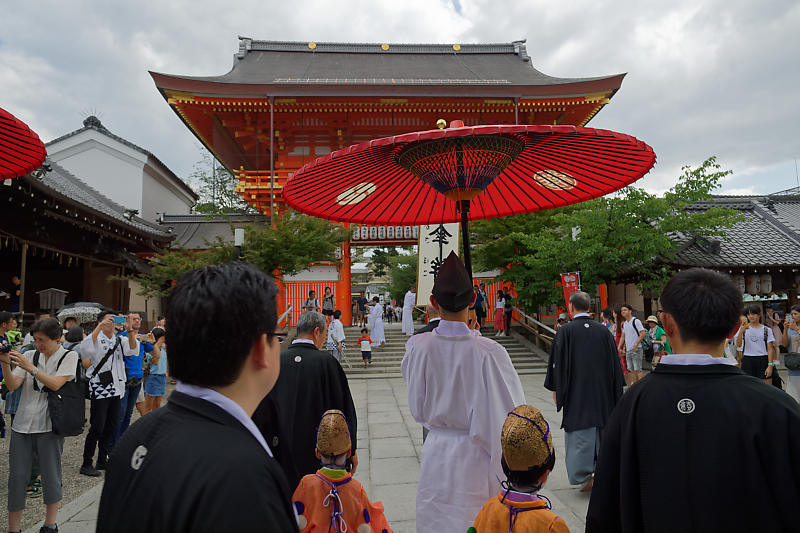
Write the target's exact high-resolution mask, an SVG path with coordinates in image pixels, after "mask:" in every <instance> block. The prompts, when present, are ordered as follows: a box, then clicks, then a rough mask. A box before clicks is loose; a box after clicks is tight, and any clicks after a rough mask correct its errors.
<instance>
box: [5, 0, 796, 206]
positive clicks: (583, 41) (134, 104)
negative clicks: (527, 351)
mask: <svg viewBox="0 0 800 533" xmlns="http://www.w3.org/2000/svg"><path fill="white" fill-rule="evenodd" d="M8 11H9V10H7V11H6V12H5V13H4V14H3V18H2V20H0V106H3V107H5V108H6V109H8V110H10V111H11V112H12V113H15V114H16V115H17V116H19V117H20V118H22V119H23V120H25V121H26V122H28V123H29V124H30V125H31V127H33V128H34V129H35V130H36V131H37V132H39V134H40V135H41V136H42V137H43V138H44V139H46V140H49V139H52V138H54V137H57V136H59V135H62V134H64V133H66V132H69V131H72V130H74V129H77V128H78V127H80V126H81V121H82V120H83V118H85V115H86V114H87V112H89V111H94V110H97V112H98V113H99V114H100V117H101V120H102V121H103V123H104V124H105V125H106V126H107V127H108V128H109V129H111V130H112V131H113V132H115V133H117V134H119V135H121V136H123V137H125V138H128V139H130V140H131V141H133V142H135V143H138V144H141V145H142V146H144V147H146V148H148V149H149V150H151V151H152V152H154V153H155V154H157V155H158V156H159V157H160V158H161V159H162V160H163V161H165V162H166V163H167V164H168V165H169V166H170V167H171V168H173V170H175V172H176V173H178V174H179V175H182V176H186V175H187V174H188V173H189V172H190V171H191V167H192V165H193V163H194V162H195V161H196V160H198V159H199V151H198V148H197V147H198V143H197V141H196V140H195V139H194V137H193V136H192V135H191V133H190V132H189V131H188V130H187V129H186V127H185V126H183V124H182V123H181V122H180V120H179V119H178V118H177V117H176V116H175V114H174V113H172V111H170V109H169V107H168V106H167V104H166V103H165V102H164V100H163V99H162V98H161V96H160V95H159V94H158V92H157V91H156V89H155V87H154V85H153V83H152V81H151V79H150V77H149V75H148V74H147V71H148V70H156V71H161V72H168V73H175V74H187V75H214V74H222V73H224V72H226V71H228V70H229V69H230V66H231V64H232V56H233V53H234V52H235V50H236V47H237V39H236V36H237V35H247V36H251V37H254V38H262V39H278V40H300V41H305V40H316V41H330V40H336V41H369V42H480V41H483V42H508V41H510V40H514V39H519V38H525V37H527V38H528V51H529V53H530V55H531V56H532V58H533V64H534V65H535V66H536V67H537V68H538V69H539V70H541V71H543V72H545V73H547V74H551V75H554V76H565V77H569V76H596V75H603V74H614V73H618V72H627V73H628V76H627V77H626V79H625V81H624V82H623V85H622V89H621V90H620V92H619V93H618V94H617V95H616V96H615V97H614V98H613V99H612V101H611V104H610V105H608V106H607V107H606V108H605V109H603V111H601V112H600V113H599V114H598V115H597V117H595V119H594V120H593V121H592V122H591V124H590V125H591V126H594V127H601V128H609V129H614V130H618V131H623V132H626V133H630V134H632V135H635V136H637V137H639V138H640V139H642V140H645V141H646V142H648V143H649V144H651V145H652V146H653V147H654V149H655V150H656V153H657V154H658V165H657V166H656V168H655V169H654V171H653V172H651V174H650V175H649V176H648V177H646V178H645V179H644V180H643V181H642V184H643V185H644V186H645V187H647V188H648V189H650V190H654V191H658V190H663V189H666V188H668V187H669V186H670V185H671V184H672V183H674V180H675V177H676V176H677V175H678V172H679V169H680V167H681V166H682V165H684V164H694V165H696V164H699V163H700V162H701V161H702V160H703V159H705V158H706V157H707V156H709V155H712V154H713V155H717V156H719V159H720V161H721V162H722V163H723V165H725V166H726V167H727V168H731V169H733V170H734V171H735V173H736V174H735V175H734V176H733V177H731V178H729V179H728V180H726V182H725V185H724V189H725V190H730V191H736V192H745V191H755V192H770V191H773V190H778V189H783V188H788V187H791V186H793V185H794V183H795V181H794V173H793V168H794V164H793V159H794V158H795V157H800V142H799V141H798V135H797V134H796V133H795V132H794V128H795V124H796V123H797V122H798V119H800V106H798V105H797V103H796V101H795V96H794V94H795V93H796V89H795V88H796V87H797V86H798V85H800V69H798V61H797V50H800V37H799V36H798V35H800V32H796V31H793V30H794V29H795V28H797V27H800V4H798V3H796V2H793V1H789V0H787V1H779V0H769V1H760V2H747V1H742V0H738V1H723V0H707V1H704V2H701V3H699V2H692V1H651V2H635V1H632V0H619V1H616V2H611V1H608V0H605V1H589V0H575V1H572V2H552V1H549V0H525V1H517V2H514V3H511V2H507V1H497V0H460V1H454V0H428V1H423V0H409V1H406V2H402V3H399V2H389V1H380V2H378V1H374V0H371V1H368V0H351V1H340V2H328V1H321V0H314V1H310V2H304V3H302V4H297V3H290V2H264V1H263V0H262V1H255V0H243V1H241V2H237V3H220V2H201V1H188V0H175V1H172V2H160V1H157V0H142V1H139V2H101V1H99V0H96V1H93V2H92V1H88V0H84V1H78V0H76V1H73V2H69V3H63V2H61V3H58V2H46V3H42V2H25V3H20V4H18V5H17V6H15V8H14V10H13V12H8Z"/></svg>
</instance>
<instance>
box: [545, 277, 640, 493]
mask: <svg viewBox="0 0 800 533" xmlns="http://www.w3.org/2000/svg"><path fill="white" fill-rule="evenodd" d="M589 303H590V300H589V295H588V294H586V293H585V292H581V291H578V292H575V293H573V294H572V296H571V297H570V300H569V311H570V314H571V315H572V319H573V320H572V322H569V323H568V324H565V325H564V326H562V327H561V328H559V330H558V332H557V333H556V336H555V339H553V346H552V348H551V350H550V361H549V362H548V365H547V377H546V378H545V381H544V386H545V388H547V389H548V390H551V391H553V399H554V401H555V404H556V408H557V409H558V410H559V411H561V410H562V409H563V418H562V422H561V427H562V428H564V432H565V433H566V435H565V442H564V444H565V448H566V458H565V463H566V466H567V475H568V477H569V482H570V483H571V484H573V485H582V487H581V490H591V487H592V481H593V475H594V470H595V463H596V460H597V456H598V454H599V449H600V435H601V433H602V428H603V427H604V426H605V424H606V420H608V416H609V414H610V413H611V410H612V409H613V408H614V406H615V405H616V404H617V402H618V401H619V399H620V398H621V397H622V387H623V385H624V384H625V381H624V379H623V377H622V368H621V367H620V364H619V357H617V348H616V346H615V344H614V338H613V337H612V336H611V333H609V331H608V329H606V328H605V327H604V326H603V325H601V324H600V323H598V322H596V321H594V320H592V319H591V317H590V316H589V313H588V311H589Z"/></svg>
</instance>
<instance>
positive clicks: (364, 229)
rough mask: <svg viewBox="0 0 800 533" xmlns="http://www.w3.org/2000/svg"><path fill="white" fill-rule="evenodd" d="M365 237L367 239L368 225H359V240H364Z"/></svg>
mask: <svg viewBox="0 0 800 533" xmlns="http://www.w3.org/2000/svg"><path fill="white" fill-rule="evenodd" d="M367 239H369V227H368V226H361V240H362V241H366V240H367Z"/></svg>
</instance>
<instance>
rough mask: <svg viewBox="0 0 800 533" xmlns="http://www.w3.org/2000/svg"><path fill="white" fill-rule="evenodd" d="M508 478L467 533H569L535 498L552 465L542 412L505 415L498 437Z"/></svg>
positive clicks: (526, 410)
mask: <svg viewBox="0 0 800 533" xmlns="http://www.w3.org/2000/svg"><path fill="white" fill-rule="evenodd" d="M500 440H501V444H502V447H503V457H502V460H501V462H502V465H503V471H504V472H505V474H506V477H507V478H508V481H506V482H505V483H504V490H501V491H500V493H499V494H498V495H497V497H495V498H492V499H491V500H489V501H488V502H486V505H484V506H483V509H481V512H480V513H478V516H477V517H476V518H475V526H474V527H471V528H469V529H468V530H467V531H468V533H488V532H493V533H495V532H500V531H508V532H509V533H512V532H513V533H539V532H542V533H545V532H548V533H550V532H553V533H569V529H568V528H567V525H566V524H565V523H564V520H563V519H562V518H561V517H559V516H558V515H556V514H555V513H553V512H552V511H550V502H549V501H548V500H547V499H546V498H544V497H542V496H539V495H538V494H537V493H538V492H539V490H541V488H542V486H543V485H544V483H545V482H546V481H547V477H548V476H549V475H550V472H551V471H552V470H553V466H555V462H556V453H555V449H554V448H553V437H552V435H551V434H550V426H549V425H548V424H547V422H546V421H545V419H544V417H543V416H542V413H540V412H539V410H538V409H535V408H533V407H531V406H530V405H520V406H519V407H517V408H515V409H514V410H513V411H511V412H510V413H508V417H507V418H506V422H505V424H503V431H502V433H501V436H500Z"/></svg>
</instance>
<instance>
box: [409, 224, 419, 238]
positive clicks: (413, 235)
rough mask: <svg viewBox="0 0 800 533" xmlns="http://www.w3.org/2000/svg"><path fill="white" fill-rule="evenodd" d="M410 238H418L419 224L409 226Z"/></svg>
mask: <svg viewBox="0 0 800 533" xmlns="http://www.w3.org/2000/svg"><path fill="white" fill-rule="evenodd" d="M411 238H412V239H414V240H416V239H419V226H414V227H412V228H411Z"/></svg>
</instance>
